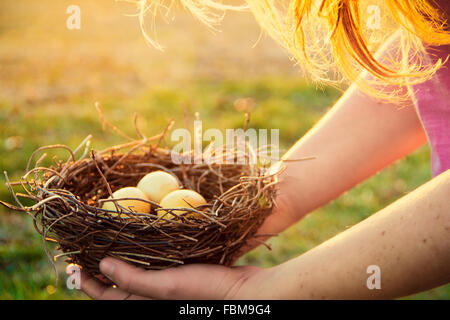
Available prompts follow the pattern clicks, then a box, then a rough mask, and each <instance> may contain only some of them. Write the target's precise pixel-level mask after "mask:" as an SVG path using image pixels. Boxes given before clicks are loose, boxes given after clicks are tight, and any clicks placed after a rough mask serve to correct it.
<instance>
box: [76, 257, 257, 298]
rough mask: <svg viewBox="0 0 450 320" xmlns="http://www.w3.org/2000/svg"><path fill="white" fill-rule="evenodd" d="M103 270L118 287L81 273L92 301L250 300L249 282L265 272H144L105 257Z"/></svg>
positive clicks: (207, 268)
mask: <svg viewBox="0 0 450 320" xmlns="http://www.w3.org/2000/svg"><path fill="white" fill-rule="evenodd" d="M100 271H101V272H102V273H103V274H104V275H105V276H106V277H107V278H109V279H110V280H111V281H113V282H114V283H115V284H116V286H117V287H116V288H114V287H112V286H106V285H104V284H103V283H101V282H100V281H99V280H97V279H95V278H92V277H89V276H88V275H87V274H86V273H84V272H82V276H81V289H82V290H83V291H84V292H85V293H86V294H87V295H88V296H90V297H91V298H93V299H101V300H124V299H246V298H247V299H249V298H251V297H255V296H256V292H255V291H256V290H254V288H250V285H249V281H248V279H250V278H252V277H254V276H255V275H257V274H261V273H262V272H264V271H265V270H263V269H260V268H257V267H251V266H245V267H231V268H229V267H224V266H219V265H209V264H192V265H184V266H179V267H175V268H169V269H166V270H156V271H153V270H144V269H141V268H137V267H134V266H132V265H130V264H128V263H125V262H123V261H120V260H117V259H113V258H105V259H103V260H102V261H101V262H100Z"/></svg>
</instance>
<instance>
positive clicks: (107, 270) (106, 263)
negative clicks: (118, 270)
mask: <svg viewBox="0 0 450 320" xmlns="http://www.w3.org/2000/svg"><path fill="white" fill-rule="evenodd" d="M115 267H116V266H115V264H114V263H113V262H111V261H110V260H102V261H100V271H101V272H102V273H103V274H104V275H105V276H107V277H108V278H109V279H110V277H111V276H112V275H113V273H114V268H115ZM110 280H111V279H110Z"/></svg>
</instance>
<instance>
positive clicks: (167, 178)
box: [137, 170, 180, 203]
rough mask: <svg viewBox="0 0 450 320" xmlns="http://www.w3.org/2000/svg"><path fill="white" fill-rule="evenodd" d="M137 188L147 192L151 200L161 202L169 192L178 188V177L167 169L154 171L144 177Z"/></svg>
mask: <svg viewBox="0 0 450 320" xmlns="http://www.w3.org/2000/svg"><path fill="white" fill-rule="evenodd" d="M137 188H138V189H139V190H141V191H142V192H144V193H145V195H146V196H147V197H148V199H149V200H152V201H154V202H158V203H159V202H160V201H161V200H162V199H163V198H164V197H165V196H166V195H167V194H168V193H170V192H172V191H174V190H178V189H179V188H180V185H179V184H178V180H177V178H175V177H174V176H173V175H171V174H170V173H167V172H165V171H161V170H159V171H153V172H151V173H149V174H147V175H146V176H145V177H143V178H142V179H141V180H140V181H139V183H138V185H137Z"/></svg>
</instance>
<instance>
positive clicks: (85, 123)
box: [0, 0, 450, 299]
mask: <svg viewBox="0 0 450 320" xmlns="http://www.w3.org/2000/svg"><path fill="white" fill-rule="evenodd" d="M73 4H75V5H78V6H79V7H80V9H81V29H80V30H69V29H67V27H66V20H67V18H68V17H69V14H67V13H66V10H67V7H68V6H69V5H73ZM133 13H135V7H134V6H133V5H130V4H128V3H121V2H115V1H113V0H96V1H92V0H71V1H66V0H58V1H54V0H39V1H32V0H2V1H0V170H1V171H2V172H3V171H4V170H6V171H7V172H8V174H9V176H10V178H11V179H14V178H18V177H19V176H20V175H22V174H23V173H24V169H25V166H26V162H27V160H28V158H29V156H30V155H31V153H32V152H33V151H34V150H35V149H36V148H38V147H40V146H43V145H49V144H56V143H62V144H66V145H68V146H70V147H71V148H75V147H76V146H77V145H78V144H79V143H80V142H81V141H82V140H83V139H84V138H85V137H86V136H87V135H88V134H93V135H94V139H93V147H94V148H95V149H101V148H103V147H106V146H110V145H112V144H117V143H120V142H123V140H122V139H121V138H120V137H119V136H117V135H115V134H113V133H111V132H104V131H102V126H101V123H100V121H99V117H98V114H97V113H96V111H95V108H94V103H95V102H96V101H99V102H101V104H102V105H103V109H104V113H105V116H106V118H107V119H108V120H109V121H111V122H112V123H114V124H115V125H116V126H118V127H120V128H121V129H122V130H123V131H125V132H127V133H128V134H130V135H132V134H134V131H133V125H132V118H133V114H134V112H137V113H139V115H140V120H139V124H140V127H141V129H142V130H143V131H144V132H146V133H147V135H152V134H156V133H159V132H161V130H162V129H163V128H164V127H165V126H166V125H167V123H168V121H169V120H170V119H171V118H173V119H175V121H176V126H178V127H186V126H189V125H190V124H192V117H193V114H194V113H195V112H197V111H198V112H199V113H200V116H201V118H202V120H204V121H203V125H204V130H205V129H206V128H208V127H215V128H219V129H225V128H241V127H242V125H243V121H244V113H245V112H251V115H252V117H251V118H252V119H251V122H250V125H251V127H254V128H267V129H272V128H273V129H280V142H281V146H282V148H284V149H287V148H288V147H289V146H291V145H292V144H293V143H294V142H295V141H296V140H297V139H298V138H299V137H301V136H302V135H303V134H304V133H306V131H308V130H309V129H310V128H311V127H312V126H313V125H314V124H315V123H316V122H317V121H318V120H319V119H320V117H321V116H322V115H323V114H324V113H325V112H326V111H327V110H328V109H329V108H330V107H331V106H332V105H333V103H334V102H335V101H336V100H337V99H338V98H339V96H340V95H341V94H342V90H344V89H345V88H341V89H336V88H329V87H323V88H316V86H315V85H314V84H311V83H308V82H307V81H305V80H304V79H303V78H302V76H301V75H300V74H299V73H298V72H297V69H296V67H295V66H294V63H293V61H291V60H290V59H289V56H288V55H287V54H286V53H285V52H284V51H283V50H282V49H281V48H280V47H279V46H278V45H277V44H275V43H274V42H273V41H272V40H271V39H269V38H268V37H265V36H262V35H261V33H260V29H259V27H258V26H257V24H256V22H255V21H254V19H253V17H252V16H251V15H250V14H249V13H243V12H240V13H228V14H227V15H226V17H225V19H224V21H223V23H222V25H221V26H220V31H216V32H212V31H211V30H210V29H208V28H206V27H205V26H203V25H202V24H200V23H199V22H198V21H196V20H195V19H194V18H192V16H190V15H189V14H187V13H185V12H183V11H182V10H175V12H174V14H173V17H169V18H168V19H166V20H165V21H164V20H159V19H158V20H157V21H156V22H157V24H158V29H157V31H158V40H159V42H160V43H161V44H162V45H163V46H164V47H165V51H164V52H160V51H157V50H155V49H154V48H152V47H150V46H149V45H148V44H147V43H146V42H145V40H144V38H143V36H142V34H141V31H140V28H139V24H138V20H137V18H136V17H134V16H130V15H129V14H133ZM185 113H186V114H187V115H188V116H187V117H185V116H184V114H185ZM330 161H332V159H330ZM430 177H431V175H430V166H429V149H428V147H427V146H424V147H422V148H420V149H419V150H417V151H416V152H414V153H413V154H412V155H410V156H408V157H407V158H405V159H403V160H402V161H399V162H397V163H395V164H394V165H392V166H390V167H389V168H387V169H385V170H384V171H383V172H381V173H379V174H378V175H376V176H375V177H373V178H371V179H370V180H368V181H367V182H365V183H363V184H362V185H360V186H358V187H356V188H354V189H353V190H352V191H350V192H348V193H346V194H344V195H342V196H341V197H340V198H339V199H337V200H336V201H334V202H332V203H330V204H329V205H327V206H325V207H323V208H321V209H320V210H317V211H315V212H313V213H311V214H310V215H308V216H307V217H306V218H304V219H303V220H302V221H300V222H299V223H298V224H296V225H295V226H293V227H291V228H290V229H288V230H287V231H286V232H284V233H283V234H281V235H280V236H278V237H275V238H273V239H271V240H270V241H269V243H270V244H271V245H272V250H271V251H269V250H268V249H266V248H264V247H261V248H258V249H256V250H254V251H253V252H251V253H249V254H247V255H246V256H244V257H243V258H241V259H240V261H239V262H238V263H239V264H252V265H258V266H262V267H269V266H273V265H276V264H279V263H281V262H283V261H285V260H287V259H290V258H293V257H295V256H297V255H299V254H301V253H303V252H305V251H307V250H309V249H310V248H313V247H314V246H316V245H318V244H320V243H321V242H323V241H325V240H327V239H329V238H330V237H332V236H333V235H335V234H337V233H339V232H341V231H343V230H345V229H346V228H348V227H350V226H352V225H354V224H355V223H357V222H359V221H361V220H363V219H365V218H367V217H368V216H369V215H371V214H372V213H374V212H376V211H378V210H380V209H381V208H383V207H385V206H386V205H388V204H389V203H391V202H393V201H395V200H396V199H398V198H399V197H401V196H403V195H405V194H406V193H408V192H409V191H411V190H413V189H415V188H416V187H417V186H419V185H421V184H422V183H424V182H425V181H427V180H428V179H430ZM0 181H2V183H1V184H0V199H2V200H6V201H10V202H11V201H12V198H11V197H10V195H9V192H8V190H7V188H6V187H5V185H4V183H3V182H4V178H3V175H2V176H1V177H0ZM51 248H52V250H53V251H52V253H53V254H57V251H55V250H54V247H51ZM57 265H58V271H59V273H60V280H61V281H60V284H59V285H58V287H57V288H55V276H54V274H53V271H52V268H51V264H50V262H49V261H48V260H47V257H46V255H45V252H44V249H43V243H42V239H41V238H40V236H39V235H38V234H37V233H36V232H35V230H34V228H33V226H32V222H31V218H30V217H28V216H27V215H25V214H21V213H15V212H11V211H9V210H6V209H5V208H3V207H0V299H86V298H87V297H86V296H85V295H84V294H83V293H81V292H79V291H77V290H68V289H67V288H66V286H65V280H66V276H65V274H64V267H65V264H64V262H62V261H59V262H58V264H57ZM449 297H450V286H449V285H447V286H443V287H440V288H436V289H433V290H430V291H427V292H422V293H419V294H416V295H413V296H410V297H405V298H406V299H449Z"/></svg>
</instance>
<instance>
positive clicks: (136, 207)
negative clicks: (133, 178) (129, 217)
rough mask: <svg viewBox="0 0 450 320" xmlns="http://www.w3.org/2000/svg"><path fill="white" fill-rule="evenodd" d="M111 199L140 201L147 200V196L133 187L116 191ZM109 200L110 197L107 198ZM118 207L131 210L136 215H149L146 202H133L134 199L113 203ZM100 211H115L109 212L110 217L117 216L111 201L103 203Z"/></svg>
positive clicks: (149, 206)
mask: <svg viewBox="0 0 450 320" xmlns="http://www.w3.org/2000/svg"><path fill="white" fill-rule="evenodd" d="M112 198H113V199H121V198H136V199H142V200H148V198H147V196H146V195H145V194H144V192H142V191H141V190H139V189H138V188H135V187H126V188H122V189H119V190H117V191H116V192H114V193H113V195H112ZM109 199H111V197H110V198H109ZM115 202H116V203H117V204H118V205H119V206H121V207H123V208H125V209H128V210H131V211H133V212H136V213H150V209H151V205H150V203H148V202H144V201H140V200H135V199H129V200H119V201H115ZM102 209H105V210H110V211H115V212H109V214H111V215H112V216H117V209H116V206H115V205H114V202H113V201H108V202H104V203H103V206H102ZM123 212H124V214H125V215H126V213H127V212H126V211H125V210H123Z"/></svg>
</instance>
